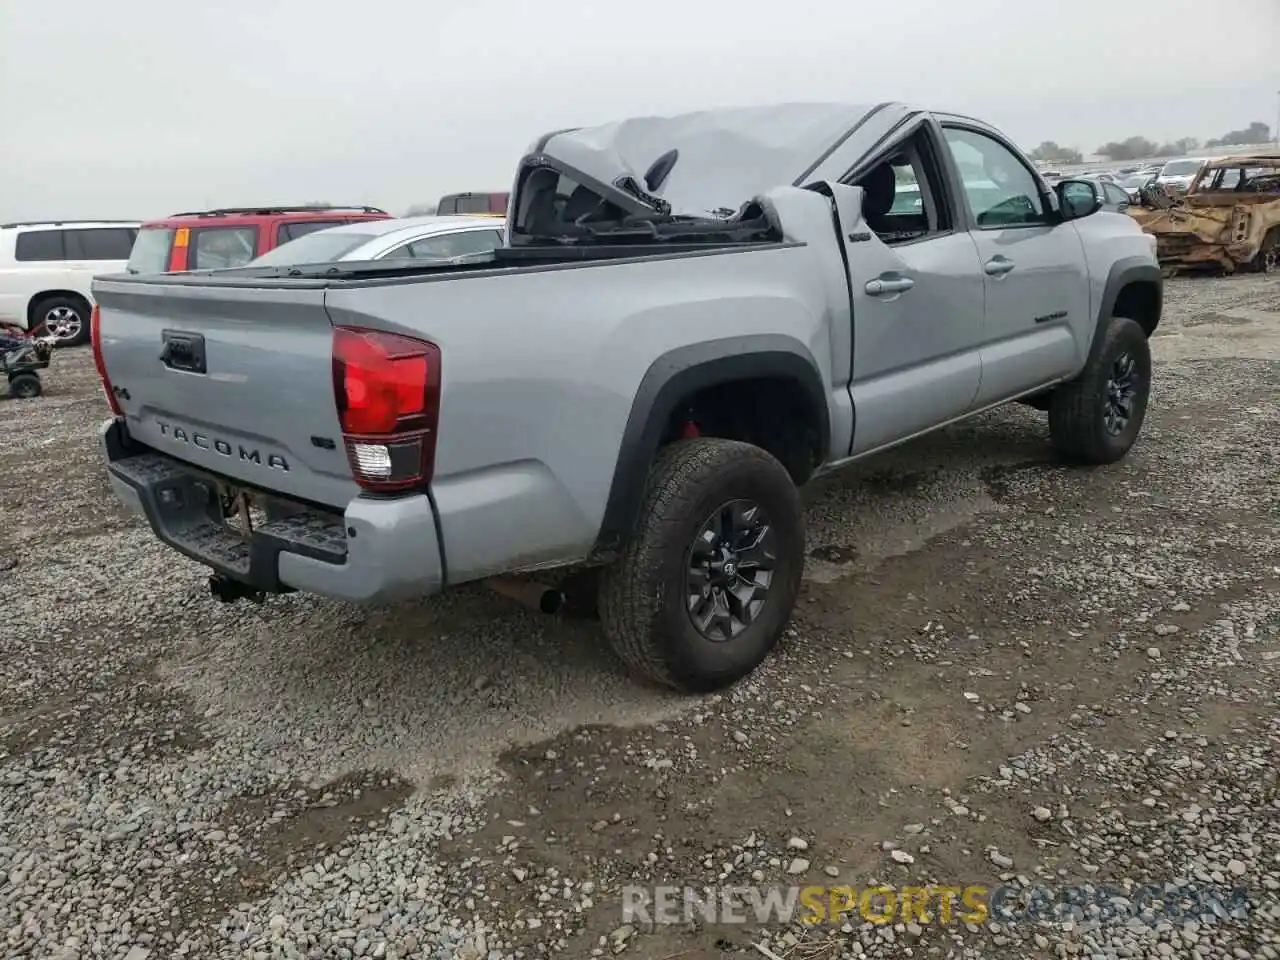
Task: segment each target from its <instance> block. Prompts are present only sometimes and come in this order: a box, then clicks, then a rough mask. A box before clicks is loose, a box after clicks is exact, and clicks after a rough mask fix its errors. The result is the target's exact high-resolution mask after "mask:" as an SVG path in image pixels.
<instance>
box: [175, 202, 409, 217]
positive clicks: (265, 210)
mask: <svg viewBox="0 0 1280 960" xmlns="http://www.w3.org/2000/svg"><path fill="white" fill-rule="evenodd" d="M330 210H356V211H359V212H360V213H384V214H385V213H386V212H387V211H385V210H383V209H381V208H379V207H369V206H364V205H361V204H351V205H346V204H337V205H335V206H328V205H325V206H301V207H272V206H262V207H220V208H218V209H216V210H188V211H185V212H183V213H171V214H170V215H169V216H170V217H234V216H251V215H253V214H261V215H264V216H266V215H270V214H275V213H326V212H328V211H330ZM388 216H389V214H388Z"/></svg>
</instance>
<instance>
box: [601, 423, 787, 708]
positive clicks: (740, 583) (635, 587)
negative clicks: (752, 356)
mask: <svg viewBox="0 0 1280 960" xmlns="http://www.w3.org/2000/svg"><path fill="white" fill-rule="evenodd" d="M803 571H804V510H803V507H802V505H801V502H800V494H799V491H798V490H797V489H796V487H795V484H794V483H793V482H792V480H791V477H790V475H789V474H788V473H787V471H786V469H785V468H784V467H783V466H782V464H781V463H779V462H778V461H777V460H776V459H774V457H772V456H770V455H769V454H768V453H767V452H766V451H764V450H762V449H760V448H759V447H755V446H752V445H751V444H747V443H740V442H738V441H735V440H721V439H714V438H704V439H697V440H684V441H679V442H677V443H673V444H671V445H670V446H668V447H666V448H665V449H664V450H663V451H662V452H661V453H660V455H659V457H658V459H657V461H656V462H655V463H654V465H653V467H652V469H651V470H650V472H649V477H648V480H647V483H646V488H645V497H644V505H643V507H642V513H641V515H640V520H639V521H638V525H637V530H636V531H635V533H634V534H633V536H632V537H631V539H630V541H629V543H628V545H627V547H626V549H625V551H624V552H623V555H622V557H621V558H620V559H619V560H618V561H616V562H615V563H614V564H612V565H610V566H609V567H607V568H606V569H605V570H604V571H603V572H602V575H601V582H600V598H599V599H600V616H601V620H602V621H603V623H604V631H605V635H606V637H607V638H608V639H609V642H610V644H611V645H612V646H613V648H614V650H615V651H616V652H617V653H618V655H619V656H620V657H621V658H622V660H623V662H624V663H626V665H627V666H628V668H630V669H631V670H632V672H634V673H636V674H638V675H639V676H641V677H643V678H644V679H647V680H650V681H652V682H655V683H658V684H662V685H664V686H668V687H672V688H675V689H677V690H681V691H684V692H688V693H706V692H710V691H712V690H718V689H721V688H723V687H727V686H729V685H730V684H732V683H734V682H736V681H737V680H739V679H741V678H742V677H745V676H746V675H747V674H749V673H751V671H753V670H754V669H755V668H756V667H757V666H758V665H759V664H760V663H761V661H763V660H764V658H765V657H767V656H768V655H769V652H770V651H771V650H772V649H773V648H774V646H775V645H776V644H777V642H778V639H779V637H780V636H781V635H782V631H783V629H784V628H785V627H786V625H787V621H788V620H789V619H790V617H791V612H792V609H793V608H794V606H795V602H796V596H797V594H798V593H799V591H800V577H801V574H802V573H803Z"/></svg>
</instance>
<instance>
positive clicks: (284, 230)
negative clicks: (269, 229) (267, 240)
mask: <svg viewBox="0 0 1280 960" xmlns="http://www.w3.org/2000/svg"><path fill="white" fill-rule="evenodd" d="M350 222H351V221H350V220H299V221H297V222H295V223H282V224H280V228H279V229H278V230H277V231H276V243H288V242H289V241H290V240H297V239H298V238H299V237H305V236H306V235H307V234H308V233H315V232H316V231H317V230H328V229H329V228H330V227H340V226H342V225H343V224H344V223H350Z"/></svg>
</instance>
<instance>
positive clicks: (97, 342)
mask: <svg viewBox="0 0 1280 960" xmlns="http://www.w3.org/2000/svg"><path fill="white" fill-rule="evenodd" d="M89 339H90V340H91V341H92V342H93V365H94V366H95V367H97V368H98V378H99V379H100V380H101V381H102V389H103V392H105V393H106V395H107V405H108V406H109V407H111V412H112V413H114V414H115V415H116V416H117V417H123V416H124V411H123V410H121V409H120V401H119V400H117V399H116V395H115V393H114V391H112V389H111V378H110V377H108V376H107V364H106V362H105V361H104V360H103V359H102V308H101V307H100V306H98V305H97V304H96V303H95V304H94V305H93V312H92V313H90V314H89Z"/></svg>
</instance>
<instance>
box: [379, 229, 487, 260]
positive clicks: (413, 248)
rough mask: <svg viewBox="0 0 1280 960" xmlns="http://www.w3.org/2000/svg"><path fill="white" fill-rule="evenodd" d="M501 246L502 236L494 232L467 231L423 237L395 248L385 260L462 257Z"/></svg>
mask: <svg viewBox="0 0 1280 960" xmlns="http://www.w3.org/2000/svg"><path fill="white" fill-rule="evenodd" d="M500 246H502V234H500V233H498V232H497V231H496V230H469V231H467V232H465V233H447V234H443V235H440V236H435V237H423V238H422V239H420V240H413V241H411V242H409V243H406V244H404V245H403V246H400V247H396V249H394V250H392V251H391V252H390V253H388V254H387V255H386V257H385V259H387V260H435V259H439V258H446V259H447V258H449V257H464V256H467V255H468V254H472V253H488V252H489V251H490V250H494V249H496V248H497V247H500Z"/></svg>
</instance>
